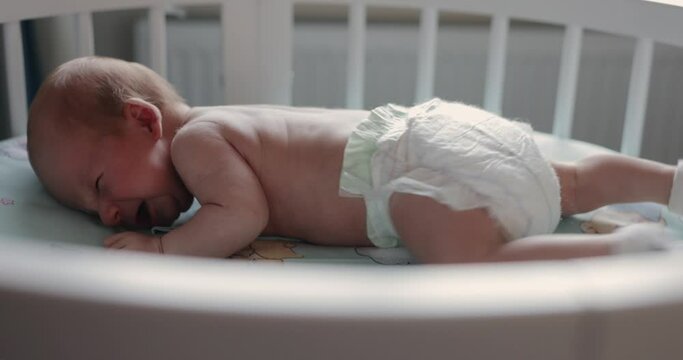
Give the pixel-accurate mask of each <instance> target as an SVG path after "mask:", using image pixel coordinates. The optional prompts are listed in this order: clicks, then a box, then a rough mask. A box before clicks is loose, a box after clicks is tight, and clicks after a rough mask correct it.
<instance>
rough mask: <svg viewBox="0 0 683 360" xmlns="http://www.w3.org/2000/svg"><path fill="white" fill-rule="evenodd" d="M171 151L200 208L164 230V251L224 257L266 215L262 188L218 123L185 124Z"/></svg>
mask: <svg viewBox="0 0 683 360" xmlns="http://www.w3.org/2000/svg"><path fill="white" fill-rule="evenodd" d="M171 153H172V158H173V163H174V166H175V167H176V170H177V171H178V173H179V175H180V177H181V178H182V179H183V182H184V183H185V186H186V187H187V188H188V190H189V191H190V192H191V193H192V194H193V195H194V196H195V197H196V198H197V200H198V201H199V202H200V204H201V208H200V209H199V210H198V211H197V213H196V214H195V215H194V216H193V217H192V218H191V219H190V220H189V221H188V222H187V223H185V224H184V225H182V226H181V227H179V228H178V229H175V230H173V231H171V232H169V233H168V234H166V235H164V237H163V238H162V244H163V251H164V253H171V254H185V255H198V256H216V257H225V256H228V255H231V254H232V253H234V252H236V251H239V250H240V249H242V248H244V247H245V246H246V245H247V244H249V243H250V242H251V241H253V240H254V239H255V238H256V237H257V236H258V235H259V234H260V233H261V231H262V230H263V229H264V227H265V226H266V224H267V221H268V205H267V203H266V197H265V195H264V193H263V189H262V188H261V185H260V182H259V180H258V179H257V177H256V175H255V174H254V172H253V171H252V169H251V167H250V166H249V164H248V163H247V161H246V160H245V159H244V158H243V157H242V156H241V155H240V153H239V152H238V151H237V150H236V149H235V148H234V147H233V146H232V145H231V144H230V142H229V141H228V140H227V139H226V138H225V137H224V136H223V135H222V132H221V131H220V129H219V128H218V125H215V124H213V123H210V122H202V123H196V124H191V125H188V127H187V128H184V129H182V130H181V131H180V132H179V133H178V134H177V135H176V137H175V139H174V141H173V145H172V149H171Z"/></svg>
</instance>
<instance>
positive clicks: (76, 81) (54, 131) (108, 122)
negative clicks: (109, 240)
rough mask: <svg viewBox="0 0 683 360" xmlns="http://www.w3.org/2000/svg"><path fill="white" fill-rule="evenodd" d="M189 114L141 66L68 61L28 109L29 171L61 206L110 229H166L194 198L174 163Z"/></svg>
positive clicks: (163, 84) (164, 85)
mask: <svg viewBox="0 0 683 360" xmlns="http://www.w3.org/2000/svg"><path fill="white" fill-rule="evenodd" d="M187 109H188V108H187V106H186V105H185V104H184V102H183V99H182V98H181V97H180V96H178V95H177V93H176V92H175V90H174V89H173V87H172V86H171V85H169V84H168V82H166V81H165V80H164V79H163V78H161V77H160V76H159V75H157V74H156V73H154V72H153V71H152V70H150V69H148V68H146V67H144V66H142V65H139V64H135V63H130V62H126V61H122V60H116V59H111V58H100V57H85V58H79V59H75V60H72V61H69V62H67V63H65V64H63V65H61V66H60V67H58V68H57V69H56V70H55V71H54V72H53V73H52V74H50V75H49V76H48V78H47V79H46V80H45V82H44V83H43V84H42V85H41V87H40V89H39V90H38V93H37V95H36V97H35V99H34V100H33V103H32V104H31V109H30V111H29V121H28V151H29V160H30V162H31V166H32V167H33V169H34V170H35V172H36V174H37V175H38V178H39V179H40V181H41V182H42V183H43V185H44V186H45V187H46V188H47V190H48V191H49V192H50V193H51V194H52V195H53V196H55V197H56V198H57V200H59V201H60V202H62V203H64V204H66V205H68V206H70V207H74V208H77V209H80V210H84V211H87V212H90V213H96V214H98V215H99V216H100V218H101V220H102V222H103V223H104V224H106V225H127V226H134V227H146V226H149V225H162V224H163V225H166V224H168V223H170V222H171V221H172V220H173V219H175V218H176V217H177V216H178V214H179V213H180V212H181V211H184V210H186V209H187V207H189V205H190V204H191V200H192V196H191V195H189V193H188V192H187V190H186V189H185V187H184V186H183V185H182V182H181V181H180V179H179V177H178V175H177V174H176V172H175V170H174V169H173V166H172V163H171V157H170V142H171V140H172V137H173V135H174V131H175V129H176V128H177V127H178V126H180V124H181V123H182V121H183V117H184V111H187Z"/></svg>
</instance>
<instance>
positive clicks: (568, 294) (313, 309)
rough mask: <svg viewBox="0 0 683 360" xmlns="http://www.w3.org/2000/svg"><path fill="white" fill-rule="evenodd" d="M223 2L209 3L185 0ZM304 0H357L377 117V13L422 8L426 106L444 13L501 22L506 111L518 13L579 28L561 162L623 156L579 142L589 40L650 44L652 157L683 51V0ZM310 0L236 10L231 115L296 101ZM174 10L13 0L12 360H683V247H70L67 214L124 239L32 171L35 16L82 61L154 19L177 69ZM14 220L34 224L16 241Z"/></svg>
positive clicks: (357, 46) (496, 29) (254, 3)
mask: <svg viewBox="0 0 683 360" xmlns="http://www.w3.org/2000/svg"><path fill="white" fill-rule="evenodd" d="M206 2H210V1H207V0H196V1H195V0H177V1H174V2H173V4H175V5H190V4H202V3H206ZM302 2H303V1H302ZM305 2H306V3H315V4H323V5H326V4H327V5H341V6H344V7H345V8H346V9H347V11H348V56H347V72H346V84H345V94H346V97H345V102H346V107H349V108H363V107H364V106H365V104H364V103H363V92H364V90H365V87H364V81H365V78H366V75H365V56H366V47H365V43H366V29H367V14H368V9H370V8H382V7H393V8H410V9H415V10H416V11H419V14H420V18H419V39H420V41H419V48H417V49H415V51H416V52H417V53H418V64H417V68H416V74H415V76H416V87H415V89H414V94H415V96H414V100H415V102H418V101H421V100H424V99H428V98H431V97H433V96H434V82H435V78H436V77H437V76H438V74H437V73H436V68H435V66H434V63H435V54H436V51H437V48H438V44H437V41H436V39H437V34H438V29H439V19H440V14H442V13H444V12H461V13H468V14H476V15H480V16H486V17H488V18H490V36H489V42H488V44H487V46H488V62H487V65H486V69H487V71H486V77H485V84H484V88H485V94H484V97H483V99H484V101H483V104H481V105H482V106H483V107H484V108H486V109H487V110H489V111H492V112H495V113H501V110H502V109H501V107H502V99H503V96H504V92H503V89H504V82H505V78H506V73H505V70H506V66H505V64H506V54H507V45H508V34H509V28H510V22H511V21H512V20H515V19H522V20H530V21H536V22H541V23H549V24H554V25H558V26H562V27H563V28H564V37H563V40H562V55H561V59H560V66H559V68H560V71H559V74H558V79H559V80H558V86H557V93H556V103H555V113H554V114H555V115H554V121H553V128H552V134H537V141H538V142H539V144H540V145H541V147H542V148H543V149H545V151H546V152H547V153H548V154H549V156H550V157H552V158H556V159H560V160H572V159H577V158H580V157H583V156H586V155H588V154H592V153H596V152H601V151H609V150H607V149H604V148H602V147H600V146H597V145H593V144H588V143H584V142H581V141H577V140H572V139H571V134H572V126H573V118H574V110H575V100H576V95H577V79H578V75H579V72H580V63H581V62H580V57H581V49H582V39H583V36H584V34H585V32H586V31H589V30H597V31H603V32H608V33H614V34H621V35H623V36H627V37H630V38H634V39H635V41H636V46H635V48H634V53H633V63H632V71H631V76H630V78H629V87H628V94H627V96H628V99H627V108H626V109H625V113H626V116H625V119H624V128H623V135H622V142H621V148H620V151H621V152H622V153H625V154H628V155H632V156H639V155H640V151H641V148H640V146H641V139H642V137H643V131H644V130H643V129H644V126H645V124H646V106H647V101H648V88H649V84H650V81H651V71H652V59H653V53H654V49H655V47H656V46H657V45H658V44H667V45H668V46H676V47H681V48H683V36H681V34H683V3H682V2H680V1H674V0H671V1H663V0H662V1H642V0H593V1H589V0H572V1H562V0H514V1H503V0H410V1H408V0H307V1H305ZM297 3H299V1H298V0H224V1H222V2H220V3H218V4H217V5H219V6H220V9H221V10H220V16H221V24H222V46H223V54H224V56H223V72H224V74H223V75H224V77H225V79H226V81H225V103H226V104H239V103H269V104H285V105H287V104H291V102H292V79H293V76H296V74H293V73H292V51H291V47H292V42H293V40H292V34H293V31H292V29H293V16H294V12H293V9H294V5H296V4H297ZM168 5H169V4H168V3H167V2H165V1H161V0H159V1H157V0H115V1H106V0H54V1H50V2H44V1H41V0H5V1H3V2H2V3H0V24H2V33H3V36H4V41H3V43H4V55H5V59H4V61H5V62H4V65H5V66H4V67H5V70H6V72H5V74H6V82H7V88H8V90H9V94H8V97H7V99H3V100H6V103H7V107H8V109H9V118H8V119H2V120H0V121H5V122H6V123H7V124H9V128H10V130H11V134H12V136H13V137H12V138H11V139H9V140H5V141H4V142H3V143H4V144H5V145H6V146H5V147H0V155H3V154H4V155H5V157H6V158H9V159H10V160H7V161H6V162H3V163H2V164H3V167H5V170H6V171H5V172H3V171H2V170H3V169H0V178H1V179H2V182H4V183H7V181H8V179H9V177H15V178H13V179H10V180H12V182H13V183H14V184H19V185H17V187H21V188H22V189H23V190H22V191H28V192H29V194H28V195H26V197H25V198H19V199H14V198H9V197H8V194H5V193H2V192H1V191H7V190H6V188H2V187H0V198H1V199H0V218H2V217H4V218H5V222H4V223H2V222H0V224H3V226H0V228H3V230H2V231H0V339H1V340H0V359H42V358H58V359H61V358H64V359H120V358H123V359H129V358H130V359H136V358H143V359H156V358H164V359H188V358H199V359H214V358H238V359H240V358H258V359H266V358H284V359H289V358H296V359H337V358H339V359H347V358H355V359H360V358H392V359H414V358H463V359H529V360H530V359H604V360H607V359H619V360H625V359H679V358H682V357H683V342H682V341H681V340H680V334H681V333H683V286H681V284H683V266H682V264H683V253H680V252H670V253H662V254H647V255H639V256H628V257H626V256H625V257H614V258H605V259H593V260H574V261H562V262H551V261H547V262H534V263H519V264H494V265H450V266H428V265H418V266H366V265H363V264H361V265H360V266H352V265H350V264H347V263H343V262H337V263H333V264H329V263H317V262H312V263H306V262H300V263H294V262H293V263H286V262H285V263H281V262H275V263H266V262H258V261H257V262H250V261H231V260H214V259H211V260H209V259H196V258H185V257H171V256H168V257H160V256H150V255H145V254H135V253H120V252H117V253H112V252H109V251H104V250H103V249H101V248H99V247H97V246H86V245H84V244H83V243H79V244H70V241H69V239H70V237H72V236H75V235H74V234H75V233H74V232H64V231H62V229H61V228H60V226H59V222H60V221H72V220H68V219H67V217H71V216H73V217H77V219H76V220H73V221H75V222H76V223H77V224H80V225H79V228H78V230H77V233H78V235H79V236H81V237H84V238H87V239H89V240H88V241H90V242H91V243H90V245H94V244H97V241H99V239H100V238H101V237H102V236H104V235H106V231H108V230H104V229H102V228H101V227H100V226H98V225H97V224H95V223H94V221H92V220H86V219H85V218H84V216H85V215H83V216H80V215H73V214H70V213H69V215H62V212H68V211H69V210H66V209H56V210H55V206H56V205H55V204H53V203H50V202H49V200H45V199H46V198H47V195H46V194H45V193H44V192H43V191H42V190H41V189H40V187H39V185H38V184H37V180H36V179H35V177H34V176H33V175H32V173H31V172H30V168H28V164H27V161H26V159H25V154H24V153H22V151H21V146H22V144H23V138H22V134H23V133H24V132H25V126H26V125H25V124H26V118H27V96H26V92H27V90H26V78H25V76H24V74H25V69H24V64H25V61H24V51H25V48H24V41H23V35H22V27H21V21H23V20H28V19H35V18H42V17H49V16H62V15H68V16H75V17H76V19H77V26H78V34H79V36H78V38H77V39H74V41H75V42H76V44H77V47H78V49H79V53H80V54H81V55H91V54H94V50H95V48H94V36H93V15H92V14H93V13H94V12H97V11H107V10H120V9H131V8H138V9H140V8H141V9H146V10H148V26H149V29H148V30H149V34H150V41H149V44H150V47H149V59H150V61H151V66H152V68H153V69H154V70H155V71H157V72H158V73H160V74H162V75H166V73H167V71H168V69H167V49H166V44H167V42H166V35H167V33H166V10H167V6H168ZM0 104H2V102H0ZM9 143H11V144H10V145H15V146H13V147H12V146H7V144H9ZM1 144H2V143H0V145H1ZM3 149H4V150H3ZM8 149H9V150H8ZM17 149H18V150H17ZM3 151H4V153H3ZM11 161H13V162H11ZM9 162H11V163H10V165H7V164H8V163H9ZM8 169H9V170H8ZM17 174H18V175H17ZM17 177H18V178H17ZM22 203H28V204H29V205H35V203H40V204H39V205H41V206H42V207H41V208H40V209H45V208H47V209H48V210H49V212H48V211H47V210H45V212H42V211H43V210H40V211H38V210H30V209H35V208H31V207H27V209H29V210H27V211H28V212H24V213H23V214H20V215H16V214H15V212H12V211H13V208H14V207H21V205H22ZM55 214H57V215H55ZM665 215H666V214H665ZM41 216H44V217H46V218H47V217H49V218H50V219H49V221H51V225H50V227H48V226H42V225H40V224H38V222H39V221H41V222H44V221H46V220H44V219H41ZM666 216H671V215H670V214H668V215H666ZM9 222H12V223H13V225H14V226H15V227H16V225H17V224H18V225H19V227H21V231H19V232H16V231H14V230H13V231H8V230H6V229H5V224H7V223H9ZM675 222H676V221H675V219H673V220H672V224H674V223H675ZM51 238H52V240H54V241H51Z"/></svg>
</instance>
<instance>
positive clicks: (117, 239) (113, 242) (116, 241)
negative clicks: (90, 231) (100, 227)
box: [104, 232, 126, 249]
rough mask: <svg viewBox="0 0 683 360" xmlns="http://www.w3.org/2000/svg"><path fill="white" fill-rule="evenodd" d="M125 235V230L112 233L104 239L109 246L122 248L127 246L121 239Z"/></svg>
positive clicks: (105, 244) (106, 245)
mask: <svg viewBox="0 0 683 360" xmlns="http://www.w3.org/2000/svg"><path fill="white" fill-rule="evenodd" d="M125 237H126V233H125V232H121V233H116V234H114V235H110V236H109V237H107V238H106V239H104V246H105V247H108V248H114V249H121V248H122V247H123V246H125V244H124V243H122V242H121V240H122V239H124V238H125Z"/></svg>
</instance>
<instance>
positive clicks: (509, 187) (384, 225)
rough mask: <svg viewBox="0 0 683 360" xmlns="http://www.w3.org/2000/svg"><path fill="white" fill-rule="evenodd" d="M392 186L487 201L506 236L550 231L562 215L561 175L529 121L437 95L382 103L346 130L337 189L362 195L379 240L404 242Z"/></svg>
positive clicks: (371, 232) (461, 200) (439, 197)
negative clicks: (410, 103) (413, 102)
mask: <svg viewBox="0 0 683 360" xmlns="http://www.w3.org/2000/svg"><path fill="white" fill-rule="evenodd" d="M394 192H403V193H411V194H417V195H422V196H428V197H430V198H433V199H435V200H436V201H438V202H440V203H443V204H445V205H447V206H449V207H450V208H452V209H454V210H467V209H473V208H482V207H483V208H486V209H488V211H489V214H490V215H491V216H492V217H493V218H494V219H495V220H497V221H498V223H499V224H500V225H501V226H502V229H503V230H504V231H505V233H506V236H507V237H508V240H514V239H518V238H522V237H526V236H530V235H535V234H542V233H551V232H553V231H554V229H555V227H556V226H557V224H558V222H559V219H560V215H561V209H560V185H559V182H558V180H557V176H556V175H555V172H554V171H553V169H552V167H551V166H550V164H549V163H548V162H547V161H546V160H545V159H544V158H543V156H542V155H541V153H540V152H539V150H538V147H537V146H536V144H535V143H534V141H533V139H532V136H531V127H530V126H528V125H526V124H522V123H518V122H514V121H510V120H506V119H503V118H501V117H499V116H497V115H494V114H491V113H489V112H486V111H484V110H481V109H478V108H475V107H472V106H467V105H464V104H459V103H448V102H444V101H441V100H439V99H434V100H430V101H428V102H426V103H423V104H420V105H417V106H414V107H411V108H406V107H401V106H396V105H387V106H382V107H378V108H376V109H374V110H373V111H372V112H371V113H370V115H369V117H368V118H367V119H365V120H364V121H362V122H361V123H360V124H359V125H358V127H357V128H356V129H355V130H354V132H353V133H352V134H351V136H350V137H349V141H348V143H347V145H346V150H345V152H344V164H343V169H342V174H341V178H340V194H342V195H344V196H360V197H363V198H364V199H365V203H366V209H367V228H368V237H369V238H370V240H371V241H372V242H373V243H374V244H375V245H376V246H379V247H393V246H397V245H399V244H400V240H399V237H398V235H397V234H396V230H395V229H394V226H393V225H392V222H391V218H390V215H389V206H388V201H389V198H390V196H391V194H392V193H394Z"/></svg>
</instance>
